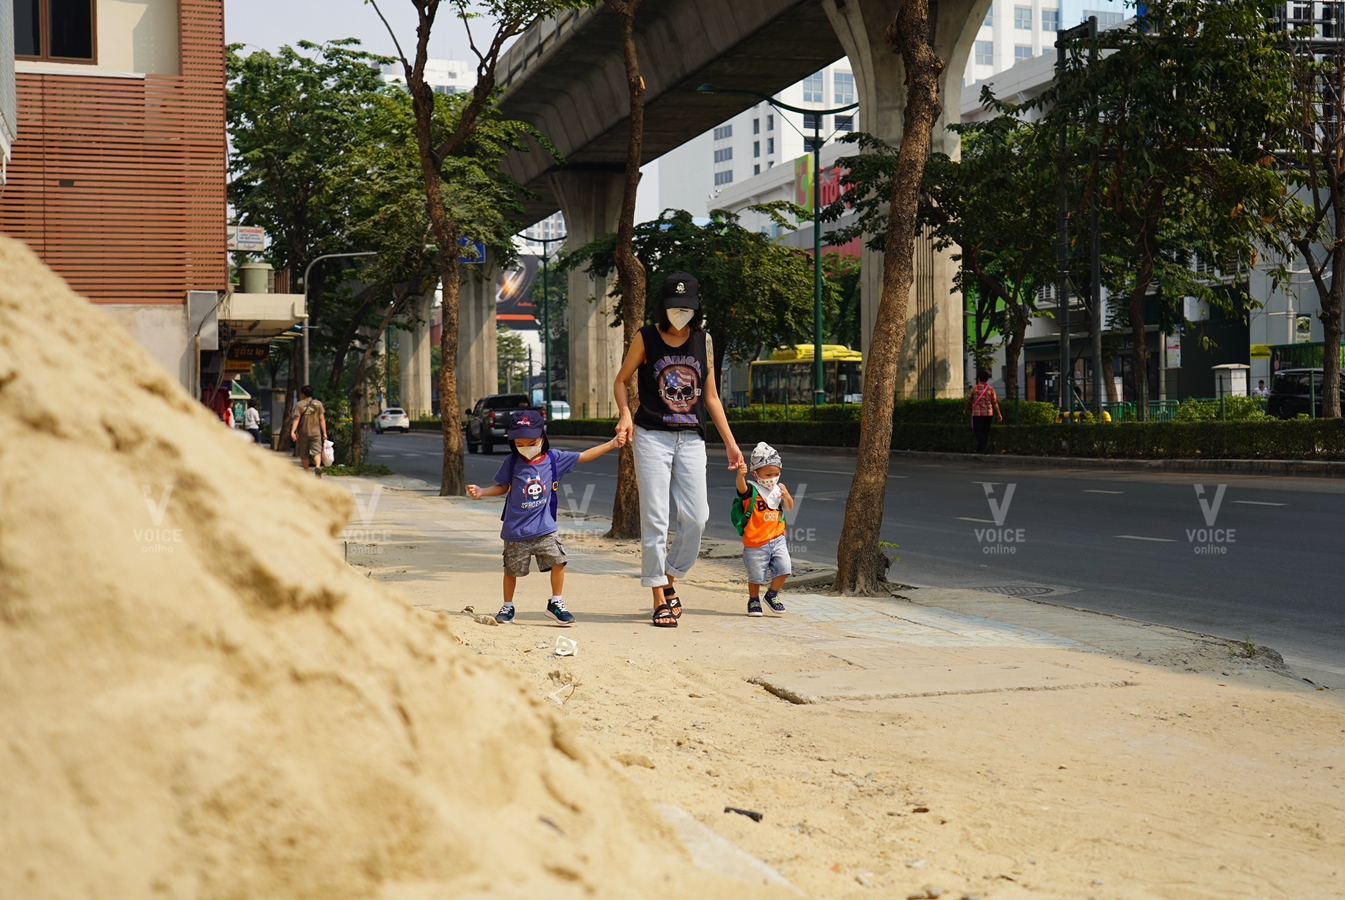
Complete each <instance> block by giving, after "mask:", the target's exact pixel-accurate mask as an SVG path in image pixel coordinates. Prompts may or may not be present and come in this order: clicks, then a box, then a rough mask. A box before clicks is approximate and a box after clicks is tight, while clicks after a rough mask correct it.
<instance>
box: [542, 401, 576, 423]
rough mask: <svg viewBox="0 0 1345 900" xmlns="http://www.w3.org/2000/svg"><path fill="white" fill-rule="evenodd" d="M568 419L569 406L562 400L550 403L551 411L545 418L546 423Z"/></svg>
mask: <svg viewBox="0 0 1345 900" xmlns="http://www.w3.org/2000/svg"><path fill="white" fill-rule="evenodd" d="M569 417H570V404H568V403H566V402H565V401H564V400H552V401H551V409H550V411H549V413H548V415H547V417H546V418H547V420H548V421H551V422H558V421H560V420H561V419H568V418H569Z"/></svg>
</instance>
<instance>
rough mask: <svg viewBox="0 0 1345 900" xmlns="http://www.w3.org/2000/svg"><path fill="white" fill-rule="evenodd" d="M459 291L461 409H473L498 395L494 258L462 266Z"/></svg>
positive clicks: (459, 393)
mask: <svg viewBox="0 0 1345 900" xmlns="http://www.w3.org/2000/svg"><path fill="white" fill-rule="evenodd" d="M459 272H460V273H461V274H460V278H461V282H460V286H459V288H458V409H460V410H462V409H467V408H468V407H470V406H474V405H475V404H476V401H477V400H480V399H481V398H482V397H484V396H486V395H487V394H495V393H498V392H499V390H498V388H499V374H498V369H499V367H498V365H497V364H496V353H495V280H496V277H497V276H498V275H499V272H498V270H497V269H496V267H495V257H494V254H492V253H490V252H487V253H486V261H485V262H484V263H476V264H471V265H467V264H464V265H462V266H459Z"/></svg>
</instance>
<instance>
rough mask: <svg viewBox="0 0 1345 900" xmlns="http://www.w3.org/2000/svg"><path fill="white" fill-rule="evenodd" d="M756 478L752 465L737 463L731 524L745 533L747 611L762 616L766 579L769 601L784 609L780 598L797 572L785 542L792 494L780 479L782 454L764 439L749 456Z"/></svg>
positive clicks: (775, 607) (778, 610)
mask: <svg viewBox="0 0 1345 900" xmlns="http://www.w3.org/2000/svg"><path fill="white" fill-rule="evenodd" d="M751 460H752V462H751V466H752V480H751V481H748V479H747V471H748V464H747V463H742V464H740V465H739V466H738V496H737V498H736V499H735V500H734V504H733V524H734V526H735V527H736V528H737V529H738V533H739V534H740V535H742V538H743V564H744V565H745V566H746V567H747V598H748V599H747V614H748V615H749V616H760V615H761V614H762V612H761V597H760V596H759V594H760V591H761V586H762V585H763V584H765V585H768V586H769V587H768V588H767V590H766V604H767V605H768V606H770V608H771V610H772V611H773V612H777V613H782V612H784V611H785V605H784V604H783V603H781V602H780V601H779V600H778V599H777V597H778V595H779V593H780V589H781V588H782V587H784V585H785V578H786V576H788V575H790V574H791V573H792V572H793V566H792V564H791V562H790V559H789V547H788V545H787V543H786V541H785V517H784V514H783V513H784V510H787V509H793V508H794V498H793V497H791V496H790V495H789V490H788V489H787V488H786V487H785V486H784V485H783V484H781V483H780V467H781V463H780V454H779V453H778V452H777V451H776V449H775V448H774V447H772V446H771V445H770V444H767V443H766V442H765V441H762V442H761V443H759V444H757V445H756V447H755V448H753V450H752V456H751Z"/></svg>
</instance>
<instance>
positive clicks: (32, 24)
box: [14, 0, 95, 62]
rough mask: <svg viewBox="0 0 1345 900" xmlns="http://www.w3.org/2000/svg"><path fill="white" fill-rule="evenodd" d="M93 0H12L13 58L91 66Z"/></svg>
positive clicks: (92, 55) (92, 57)
mask: <svg viewBox="0 0 1345 900" xmlns="http://www.w3.org/2000/svg"><path fill="white" fill-rule="evenodd" d="M94 34H95V31H94V13H93V0H15V2H14V55H15V56H23V57H28V58H36V59H57V60H71V61H83V62H93V59H94V54H93V47H94Z"/></svg>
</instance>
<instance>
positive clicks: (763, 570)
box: [743, 534, 794, 584]
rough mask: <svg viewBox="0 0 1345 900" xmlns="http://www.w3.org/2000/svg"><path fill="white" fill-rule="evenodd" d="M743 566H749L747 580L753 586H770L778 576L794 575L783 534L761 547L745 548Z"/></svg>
mask: <svg viewBox="0 0 1345 900" xmlns="http://www.w3.org/2000/svg"><path fill="white" fill-rule="evenodd" d="M743 564H744V565H745V566H747V580H748V581H749V582H750V583H752V584H770V582H771V580H772V579H774V578H775V577H776V576H778V575H792V574H794V566H793V563H792V562H791V561H790V559H789V545H788V544H787V543H786V542H785V536H784V535H783V534H782V535H780V536H779V537H773V538H771V539H770V540H769V541H767V542H766V543H764V544H762V545H761V546H760V547H744V548H743Z"/></svg>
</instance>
